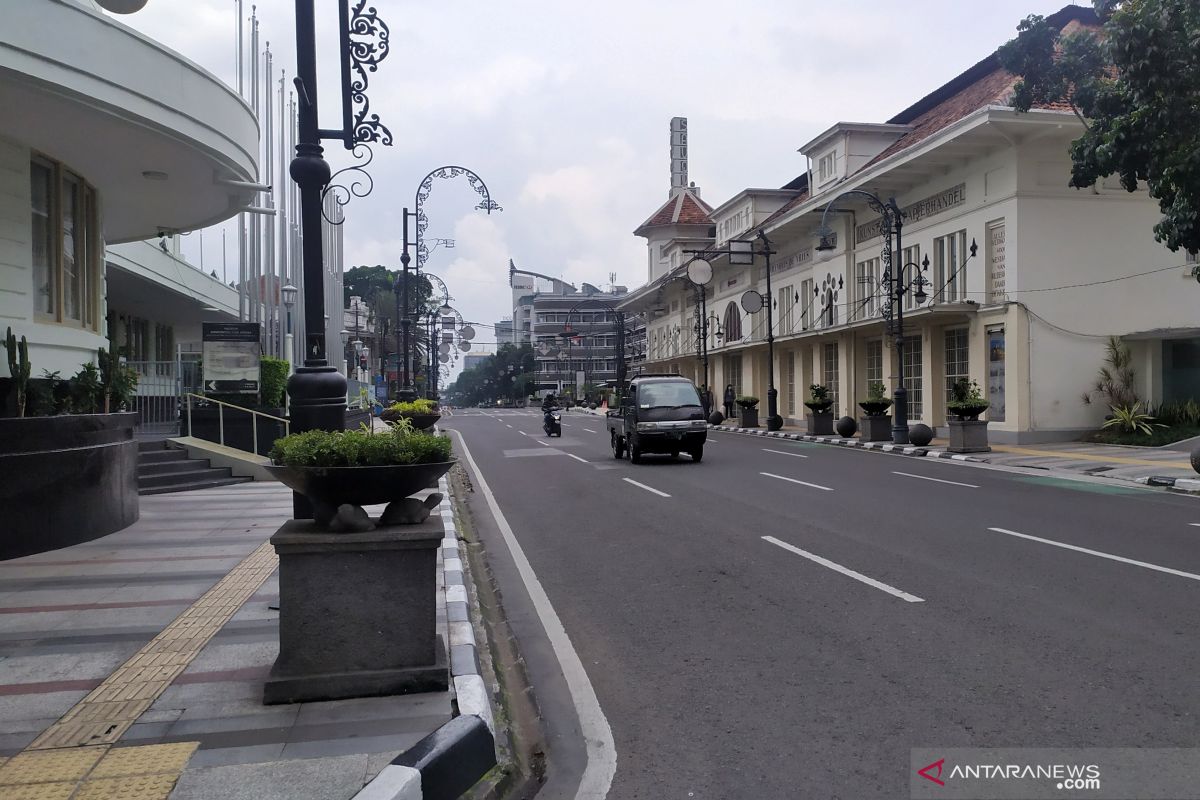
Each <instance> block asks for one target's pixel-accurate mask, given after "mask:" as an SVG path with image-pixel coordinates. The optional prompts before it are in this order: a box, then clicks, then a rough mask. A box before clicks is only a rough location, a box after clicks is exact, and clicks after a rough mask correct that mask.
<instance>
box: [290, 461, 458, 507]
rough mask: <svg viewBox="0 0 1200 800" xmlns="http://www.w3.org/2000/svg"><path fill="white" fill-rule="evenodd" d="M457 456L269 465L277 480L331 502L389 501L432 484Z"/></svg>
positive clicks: (324, 501)
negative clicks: (378, 463)
mask: <svg viewBox="0 0 1200 800" xmlns="http://www.w3.org/2000/svg"><path fill="white" fill-rule="evenodd" d="M457 463H458V460H457V459H450V460H449V461H437V462H434V463H432V464H393V465H390V466H386V467H288V466H278V465H274V464H272V465H269V466H267V471H269V472H270V473H271V474H272V475H274V476H275V477H276V478H277V479H278V480H279V482H280V483H282V484H283V485H285V486H287V487H288V488H289V489H293V490H295V491H297V492H299V493H300V494H302V495H304V496H305V497H307V498H309V499H311V500H315V501H317V502H321V503H326V504H328V505H331V506H340V505H342V504H344V503H350V504H352V505H356V506H366V505H373V504H376V503H390V502H392V501H393V500H400V499H402V498H405V497H408V496H409V495H413V494H416V493H417V492H419V491H421V490H422V489H427V488H429V485H430V484H436V483H437V479H438V478H440V477H442V476H443V475H445V474H446V473H447V472H449V471H450V468H451V467H453V466H454V465H455V464H457Z"/></svg>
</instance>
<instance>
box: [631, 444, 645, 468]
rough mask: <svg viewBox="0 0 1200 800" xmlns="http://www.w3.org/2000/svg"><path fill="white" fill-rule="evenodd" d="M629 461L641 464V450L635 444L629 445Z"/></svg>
mask: <svg viewBox="0 0 1200 800" xmlns="http://www.w3.org/2000/svg"><path fill="white" fill-rule="evenodd" d="M629 460H630V462H632V463H634V464H640V463H642V448H640V447H638V446H637V445H636V444H631V445H629Z"/></svg>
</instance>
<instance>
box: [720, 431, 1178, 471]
mask: <svg viewBox="0 0 1200 800" xmlns="http://www.w3.org/2000/svg"><path fill="white" fill-rule="evenodd" d="M708 427H709V429H710V430H714V431H725V432H726V433H740V434H742V435H744V436H764V437H768V438H771V439H792V440H794V441H797V442H816V443H817V444H832V445H838V446H840V447H856V448H859V449H862V450H878V451H880V452H883V453H895V454H897V455H902V456H914V457H916V458H946V459H951V460H953V461H971V462H974V463H976V464H987V463H989V462H988V461H987V459H984V458H976V457H974V456H968V455H963V454H962V453H950V452H947V451H945V450H937V449H934V448H930V447H914V446H912V445H903V444H891V443H889V442H864V441H862V440H860V439H843V438H841V437H838V436H809V435H808V434H806V433H785V432H784V431H768V430H764V429H761V428H737V427H734V426H732V425H712V424H710V425H709V426H708ZM1197 483H1200V481H1197Z"/></svg>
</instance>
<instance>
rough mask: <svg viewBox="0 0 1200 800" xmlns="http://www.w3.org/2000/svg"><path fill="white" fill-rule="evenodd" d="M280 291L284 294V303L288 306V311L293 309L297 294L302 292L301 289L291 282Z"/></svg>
mask: <svg viewBox="0 0 1200 800" xmlns="http://www.w3.org/2000/svg"><path fill="white" fill-rule="evenodd" d="M279 293H280V295H282V296H283V304H284V305H285V306H287V309H288V311H291V310H292V308H293V307H294V306H295V305H296V296H297V295H298V294H300V290H299V289H297V288H296V287H295V286H292V285H291V284H290V283H289V284H287V285H286V286H284V287H283V288H282V289H280V290H279Z"/></svg>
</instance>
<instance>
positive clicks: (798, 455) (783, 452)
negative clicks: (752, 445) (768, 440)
mask: <svg viewBox="0 0 1200 800" xmlns="http://www.w3.org/2000/svg"><path fill="white" fill-rule="evenodd" d="M763 452H764V453H778V454H779V455H781V456H792V457H793V458H808V456H806V455H804V454H803V453H789V452H788V451H786V450H772V449H771V448H769V447H764V448H763Z"/></svg>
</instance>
